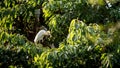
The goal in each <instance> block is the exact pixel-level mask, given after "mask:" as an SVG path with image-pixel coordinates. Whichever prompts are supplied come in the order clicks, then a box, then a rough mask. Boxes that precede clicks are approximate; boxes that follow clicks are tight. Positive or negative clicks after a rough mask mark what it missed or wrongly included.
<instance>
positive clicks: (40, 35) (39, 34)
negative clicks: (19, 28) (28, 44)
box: [34, 30, 51, 43]
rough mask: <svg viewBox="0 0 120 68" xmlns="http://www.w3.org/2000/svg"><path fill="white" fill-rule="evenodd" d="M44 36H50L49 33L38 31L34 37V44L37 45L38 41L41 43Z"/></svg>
mask: <svg viewBox="0 0 120 68" xmlns="http://www.w3.org/2000/svg"><path fill="white" fill-rule="evenodd" d="M44 36H51V34H50V31H46V30H40V31H39V32H38V33H37V34H36V36H35V39H34V43H38V41H43V37H44Z"/></svg>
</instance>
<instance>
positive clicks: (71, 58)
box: [34, 19, 120, 68]
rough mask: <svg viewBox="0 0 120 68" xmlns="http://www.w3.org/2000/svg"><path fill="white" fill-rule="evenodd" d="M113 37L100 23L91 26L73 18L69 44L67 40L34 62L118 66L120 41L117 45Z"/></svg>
mask: <svg viewBox="0 0 120 68" xmlns="http://www.w3.org/2000/svg"><path fill="white" fill-rule="evenodd" d="M71 32H72V33H71ZM112 37H113V36H112V35H111V36H109V35H108V34H106V33H105V32H103V31H102V30H101V27H100V26H99V25H97V24H90V25H89V26H87V25H86V24H85V23H84V22H82V21H79V20H78V19H73V20H72V21H71V25H70V28H69V35H68V37H67V40H66V41H67V43H64V42H63V43H61V44H60V46H59V48H57V49H51V50H49V51H45V52H43V53H42V54H41V55H36V56H35V57H34V62H35V63H36V65H37V66H38V67H41V68H44V67H52V68H55V67H62V68H63V67H64V68H66V67H69V68H73V67H83V68H86V67H88V66H89V67H102V68H103V67H105V68H108V67H110V68H112V67H116V66H119V61H120V60H119V59H118V57H119V55H120V54H118V53H119V52H118V51H119V48H118V47H119V43H118V44H116V45H114V40H113V38H112ZM91 63H92V64H91Z"/></svg>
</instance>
